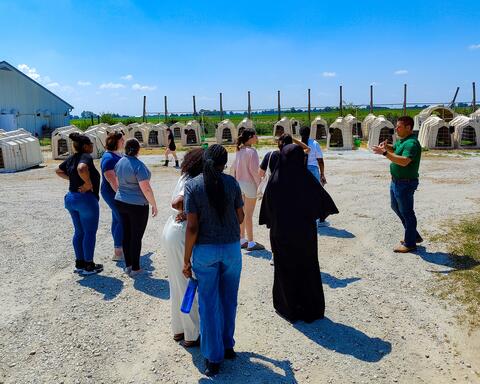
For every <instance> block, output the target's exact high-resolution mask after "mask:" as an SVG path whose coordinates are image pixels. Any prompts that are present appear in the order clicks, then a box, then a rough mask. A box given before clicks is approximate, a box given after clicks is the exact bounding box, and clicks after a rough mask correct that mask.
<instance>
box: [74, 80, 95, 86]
mask: <svg viewBox="0 0 480 384" xmlns="http://www.w3.org/2000/svg"><path fill="white" fill-rule="evenodd" d="M77 84H78V85H80V86H81V87H88V86H89V85H92V83H91V82H90V81H82V80H78V81H77Z"/></svg>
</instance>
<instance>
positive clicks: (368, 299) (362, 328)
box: [0, 151, 480, 384]
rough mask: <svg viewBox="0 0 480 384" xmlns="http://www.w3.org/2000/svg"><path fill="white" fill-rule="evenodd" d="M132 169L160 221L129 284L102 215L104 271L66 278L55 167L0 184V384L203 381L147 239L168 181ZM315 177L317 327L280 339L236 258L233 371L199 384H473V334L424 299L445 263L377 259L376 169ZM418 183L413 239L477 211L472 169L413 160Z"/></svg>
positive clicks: (476, 162) (259, 278)
mask: <svg viewBox="0 0 480 384" xmlns="http://www.w3.org/2000/svg"><path fill="white" fill-rule="evenodd" d="M260 152H261V153H264V152H265V151H260ZM145 160H146V161H148V163H149V164H150V166H151V167H152V168H151V169H152V171H153V177H152V181H153V188H154V190H155V194H156V197H157V201H158V204H159V210H160V211H159V215H158V217H157V218H154V219H150V221H149V224H148V227H147V231H146V234H145V237H144V242H143V251H142V254H143V257H142V264H143V266H144V267H145V268H146V269H148V270H150V271H151V272H152V275H151V276H150V277H143V278H139V279H137V280H132V279H130V278H128V277H126V276H125V275H123V274H122V272H121V268H120V267H119V265H116V264H115V263H114V262H112V261H110V258H111V254H112V239H111V236H110V234H109V225H110V214H109V211H108V208H107V206H106V204H105V203H104V202H103V201H102V202H101V217H100V228H99V231H98V235H97V249H96V261H97V262H101V263H103V264H104V265H105V271H104V272H103V273H102V274H101V275H97V276H89V277H85V278H82V277H79V276H77V275H74V274H73V273H72V266H73V250H72V247H71V244H70V242H71V235H72V224H71V222H70V217H69V215H68V213H67V211H66V210H65V209H64V208H63V195H64V194H65V191H66V183H65V182H64V181H63V180H61V179H59V178H57V177H56V176H55V175H54V173H53V170H54V167H55V165H56V163H55V162H52V161H48V162H47V166H46V167H45V168H41V169H33V170H29V171H25V172H20V173H16V174H4V175H0V185H1V187H0V191H1V193H0V255H1V256H0V273H1V276H2V279H0V292H1V293H2V294H1V296H0V308H1V313H0V383H158V382H162V383H197V382H204V381H207V380H208V379H207V378H206V377H204V376H202V373H201V371H202V370H203V358H202V357H201V355H200V351H199V349H198V348H194V349H190V350H186V349H184V348H182V347H181V346H179V345H177V343H175V342H174V341H173V340H172V335H171V331H170V304H169V287H168V276H167V269H166V260H165V254H164V251H163V249H162V244H161V243H160V237H161V236H160V235H161V232H162V228H163V224H164V223H165V221H166V219H167V217H168V215H169V207H168V203H169V198H170V193H171V191H172V189H173V187H174V185H175V182H176V180H177V177H178V172H177V171H175V170H174V169H173V168H169V169H165V168H163V167H159V166H158V164H159V157H155V156H150V157H149V158H148V159H145ZM326 169H327V179H328V185H327V189H328V191H329V192H330V193H331V195H332V196H333V198H334V199H335V201H336V203H337V205H338V207H339V210H340V211H341V212H340V214H339V215H336V216H334V217H332V218H331V219H330V221H331V224H332V225H331V227H329V228H323V229H321V230H320V231H319V238H318V243H319V260H320V268H321V270H322V278H323V283H324V288H325V296H326V305H327V308H326V318H325V319H324V320H321V321H317V322H315V323H313V324H304V323H298V324H294V325H291V324H289V323H287V322H286V321H284V320H283V319H281V318H280V317H278V316H277V315H276V314H275V313H274V310H273V307H272V300H271V287H272V281H273V267H272V266H270V264H269V259H270V257H271V253H270V252H269V251H262V252H245V253H244V258H243V271H242V277H241V285H240V292H239V308H238V316H237V328H236V340H237V344H236V350H237V352H238V358H237V359H236V360H235V361H227V362H225V363H224V365H223V367H222V373H221V375H219V376H218V377H217V378H215V381H217V382H220V383H229V384H233V383H244V382H253V383H296V382H298V383H392V382H394V383H396V382H398V383H452V382H458V383H479V382H480V376H479V375H480V373H479V372H480V353H478V351H479V350H480V334H479V333H478V332H470V333H469V332H468V330H467V329H465V328H464V326H463V325H461V324H459V323H458V321H457V320H456V315H458V313H461V311H462V308H461V307H460V306H458V305H456V304H452V303H450V302H447V301H442V300H440V299H439V298H438V297H437V296H436V295H435V294H434V292H435V290H436V286H437V281H436V277H437V275H438V272H446V271H448V270H450V269H451V267H450V263H449V260H448V257H447V255H446V254H445V253H444V251H445V250H444V249H442V248H441V246H439V245H436V244H430V243H428V242H425V243H424V244H423V245H422V247H420V248H419V251H418V252H417V253H416V254H406V255H398V254H394V253H393V252H392V250H391V249H392V247H393V246H394V245H395V244H396V243H397V242H398V241H399V240H400V239H401V237H402V232H401V229H400V223H399V221H398V220H397V219H396V217H395V216H394V214H393V212H392V211H391V210H390V208H389V194H388V185H389V173H388V167H387V162H386V161H385V160H384V159H383V158H381V157H375V156H373V155H371V154H369V153H368V152H366V151H355V152H345V153H340V154H339V153H328V154H327V156H326ZM421 173H422V178H421V184H420V187H419V190H418V192H417V194H416V207H417V208H416V209H417V214H418V219H419V227H420V230H421V232H422V233H427V232H428V233H434V232H436V231H438V230H439V228H440V226H441V223H442V221H444V220H446V219H455V218H457V217H458V216H459V215H466V214H469V213H471V212H473V211H478V208H479V205H478V203H479V202H480V200H479V197H480V188H479V183H478V180H479V179H480V157H477V156H474V157H468V158H445V157H438V158H435V157H432V156H429V157H428V158H426V159H424V160H423V162H422V165H421ZM291 203H292V204H293V205H295V204H301V202H299V201H295V200H294V199H293V198H292V202H291ZM258 210H259V209H258V206H257V210H256V212H255V214H256V215H257V216H258ZM257 222H258V220H257ZM292 224H293V225H294V223H292ZM256 235H257V239H258V241H260V242H261V243H263V244H266V245H267V246H268V245H269V241H268V231H267V229H266V228H264V227H259V226H256Z"/></svg>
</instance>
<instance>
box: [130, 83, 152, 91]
mask: <svg viewBox="0 0 480 384" xmlns="http://www.w3.org/2000/svg"><path fill="white" fill-rule="evenodd" d="M132 89H133V90H134V91H154V90H155V89H157V87H156V86H155V85H140V84H138V83H136V84H133V85H132Z"/></svg>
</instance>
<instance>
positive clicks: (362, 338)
mask: <svg viewBox="0 0 480 384" xmlns="http://www.w3.org/2000/svg"><path fill="white" fill-rule="evenodd" d="M293 326H294V327H295V328H296V329H297V330H298V331H300V332H302V333H303V334H304V335H305V336H307V337H308V338H309V339H311V340H312V341H314V342H316V343H317V344H318V345H320V346H322V347H323V348H326V349H329V350H331V351H335V352H338V353H341V354H343V355H350V356H352V357H354V358H356V359H358V360H362V361H366V362H369V363H375V362H378V361H380V360H381V359H382V358H383V357H384V356H386V355H388V354H389V353H390V352H391V351H392V344H391V343H390V342H388V341H384V340H382V339H380V338H378V337H370V336H368V335H366V334H365V333H363V332H361V331H359V330H357V329H355V328H352V327H349V326H348V325H345V324H340V323H335V322H333V321H332V320H330V319H328V318H324V319H322V320H317V321H315V322H313V323H311V324H306V323H303V322H302V323H300V322H299V323H295V324H293Z"/></svg>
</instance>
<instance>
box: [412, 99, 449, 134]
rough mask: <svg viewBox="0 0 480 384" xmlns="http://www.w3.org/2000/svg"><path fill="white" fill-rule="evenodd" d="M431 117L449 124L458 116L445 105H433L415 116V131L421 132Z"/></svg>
mask: <svg viewBox="0 0 480 384" xmlns="http://www.w3.org/2000/svg"><path fill="white" fill-rule="evenodd" d="M430 116H438V117H440V118H441V119H443V120H444V121H445V122H447V123H448V122H450V121H452V120H453V118H454V117H455V116H457V114H456V113H455V111H454V110H453V109H451V108H448V107H445V106H443V105H440V104H438V105H432V106H431V107H428V108H425V109H424V110H422V111H421V112H420V113H419V114H418V115H417V116H415V118H414V122H415V124H414V126H413V130H414V131H420V128H421V127H422V124H423V122H424V121H425V120H427V119H428V118H429V117H430Z"/></svg>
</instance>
